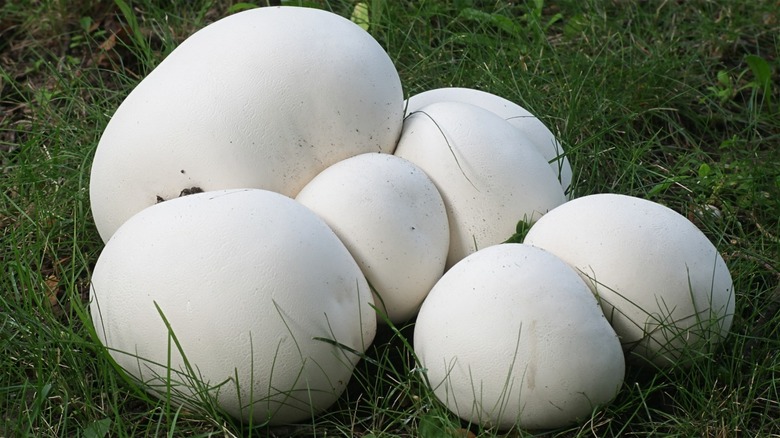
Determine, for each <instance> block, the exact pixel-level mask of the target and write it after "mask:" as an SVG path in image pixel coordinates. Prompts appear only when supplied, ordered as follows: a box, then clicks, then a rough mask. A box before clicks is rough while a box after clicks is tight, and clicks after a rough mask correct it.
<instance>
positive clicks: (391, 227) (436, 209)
mask: <svg viewBox="0 0 780 438" xmlns="http://www.w3.org/2000/svg"><path fill="white" fill-rule="evenodd" d="M296 200H297V201H298V202H300V203H302V204H303V205H305V206H307V207H309V208H310V209H312V210H313V211H314V212H315V213H317V214H318V215H319V216H320V217H321V218H323V219H324V220H325V222H326V223H327V224H328V225H330V227H331V228H332V229H333V231H335V233H336V235H338V236H339V238H341V241H342V242H344V244H345V245H346V246H347V248H348V249H349V251H350V253H352V256H353V257H355V260H356V261H357V262H358V264H359V265H360V267H361V269H362V270H363V273H364V274H365V275H366V278H367V279H368V282H369V284H370V285H371V286H372V287H373V288H374V289H375V291H376V292H377V294H378V297H376V299H375V302H376V303H377V305H378V306H380V309H382V307H383V309H382V310H383V311H384V312H385V313H386V315H387V317H388V318H389V319H390V320H391V321H392V322H393V323H399V322H403V321H407V320H409V319H410V318H411V317H413V316H414V315H415V314H416V313H417V310H418V309H419V307H420V305H421V304H422V301H423V299H424V298H425V296H426V295H427V294H428V291H430V290H431V288H432V287H433V285H434V284H435V283H436V281H437V280H438V279H439V278H440V277H441V275H442V273H443V272H444V263H445V261H446V259H447V252H448V250H449V241H450V231H449V224H448V221H447V213H446V211H445V208H444V201H442V199H441V195H440V194H439V192H438V190H437V189H436V186H435V185H434V184H433V182H432V181H431V180H430V178H428V176H427V175H425V173H424V172H423V171H422V170H420V169H419V168H418V167H417V166H415V165H414V164H412V163H410V162H409V161H406V160H404V159H402V158H399V157H396V156H394V155H388V154H362V155H358V156H356V157H352V158H348V159H346V160H344V161H340V162H338V163H336V164H334V165H332V166H330V167H328V168H327V169H325V170H324V171H323V172H322V173H320V174H319V175H317V176H316V177H315V178H314V179H313V180H311V182H309V184H307V185H306V186H305V187H304V188H303V190H301V192H300V193H299V194H298V196H297V197H296ZM380 321H381V319H380Z"/></svg>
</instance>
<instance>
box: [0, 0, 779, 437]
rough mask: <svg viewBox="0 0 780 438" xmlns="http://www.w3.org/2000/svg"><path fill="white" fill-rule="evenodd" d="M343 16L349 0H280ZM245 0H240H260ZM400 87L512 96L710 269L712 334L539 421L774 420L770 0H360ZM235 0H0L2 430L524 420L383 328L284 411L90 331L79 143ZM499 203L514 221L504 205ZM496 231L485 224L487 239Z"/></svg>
mask: <svg viewBox="0 0 780 438" xmlns="http://www.w3.org/2000/svg"><path fill="white" fill-rule="evenodd" d="M283 3H285V4H288V3H289V4H301V3H303V4H305V5H308V6H312V5H313V6H317V7H320V8H324V9H329V10H332V11H333V12H335V13H337V14H340V15H343V16H346V17H350V16H351V15H352V14H353V11H354V8H355V3H356V2H355V1H347V0H343V1H331V2H326V1H301V2H297V1H289V2H283ZM264 4H265V2H263V1H261V2H257V5H264ZM365 4H366V5H367V6H368V15H367V20H368V23H364V24H367V25H368V31H369V32H370V33H371V34H372V35H373V36H374V38H376V40H377V41H379V43H380V44H381V45H382V46H383V47H384V48H385V50H386V51H387V52H388V53H389V55H390V57H391V58H392V60H393V61H394V63H395V65H396V68H397V69H398V72H399V74H400V76H401V80H402V83H403V86H404V93H405V95H407V96H410V95H414V94H416V93H419V92H422V91H425V90H429V89H434V88H439V87H452V86H457V87H468V88H477V89H481V90H485V91H488V92H491V93H494V94H497V95H500V96H503V97H505V98H507V99H509V100H512V101H514V102H516V103H518V104H520V105H522V106H523V107H525V108H527V109H528V110H530V111H531V112H532V113H534V114H535V115H537V116H538V117H539V118H540V119H541V120H542V121H543V122H544V123H545V124H546V125H547V126H548V127H550V128H551V129H552V130H553V131H554V132H556V133H557V135H558V137H559V139H560V141H561V143H562V145H563V146H564V148H565V149H566V151H567V155H568V158H569V160H570V161H571V163H572V166H573V169H574V176H575V179H574V184H573V195H574V196H583V195H588V194H593V193H604V192H611V193H621V194H626V195H632V196H637V197H641V198H645V199H649V200H652V201H655V202H658V203H661V204H664V205H666V206H668V207H670V208H672V209H673V210H675V211H677V212H679V213H681V214H682V215H684V216H686V217H687V218H688V219H690V220H691V221H692V222H693V223H694V224H696V225H697V226H698V227H699V228H700V229H701V230H702V231H703V232H704V233H705V234H706V235H707V237H708V238H709V239H710V240H711V241H712V242H713V244H715V245H716V246H717V248H718V250H719V251H720V253H721V254H722V256H723V258H724V259H725V261H726V263H727V264H728V266H729V269H730V271H731V274H732V277H733V280H734V287H735V291H736V312H735V315H734V323H733V326H732V330H731V334H730V335H729V336H728V338H727V339H726V340H725V341H724V342H722V343H721V345H720V346H719V348H718V349H716V350H715V351H714V352H712V353H711V354H708V355H706V356H705V357H702V358H700V359H699V360H698V361H697V362H696V363H695V364H694V365H693V366H690V367H686V368H671V369H664V370H647V369H641V368H637V367H631V366H629V368H628V369H627V374H626V379H625V383H624V385H623V388H622V389H621V391H620V393H619V394H618V396H617V398H616V399H615V400H614V401H613V403H611V404H610V405H609V406H607V407H605V408H604V409H601V410H597V411H595V412H594V413H593V415H592V416H591V418H589V419H587V420H586V421H584V422H583V423H581V424H579V425H576V426H572V427H570V428H564V429H561V430H555V431H545V432H539V433H538V435H540V436H550V437H575V436H680V437H691V436H711V437H733V436H780V390H779V388H778V386H780V353H779V352H780V79H779V78H778V70H779V69H780V60H779V59H778V50H779V49H780V7H778V3H777V2H776V1H774V0H759V1H754V2H734V1H731V0H692V1H688V2H678V1H642V2H630V1H620V0H605V1H599V0H585V1H574V0H566V1H563V0H561V1H549V2H544V1H543V0H528V1H519V2H508V1H507V2H504V1H480V0H471V1H469V0H458V1H406V0H403V1H395V2H382V1H373V0H372V1H368V2H365ZM250 6H251V4H249V3H237V2H233V1H221V0H197V1H183V0H174V1H166V2H163V1H156V0H140V1H137V2H132V3H130V2H129V1H128V2H127V3H125V1H121V0H117V1H115V2H99V1H92V0H40V1H34V0H20V1H16V2H6V3H3V5H2V6H0V189H2V192H1V194H0V239H1V241H2V244H0V348H1V349H2V350H1V351H0V436H7V437H17V436H41V437H48V436H68V437H70V436H83V437H104V436H162V435H167V436H209V435H215V436H247V435H250V434H254V435H256V436H363V437H369V436H371V437H380V436H381V437H384V436H386V437H391V436H414V437H417V436H421V437H437V436H466V433H467V430H468V431H470V433H473V434H476V435H477V436H528V435H530V432H527V431H519V430H512V431H508V432H507V431H495V430H484V429H481V428H480V427H479V426H478V425H474V424H471V425H469V424H466V423H462V422H461V421H459V420H458V418H457V417H456V416H454V415H453V414H450V413H449V412H448V411H447V410H446V408H445V407H444V406H443V405H441V404H440V403H438V402H437V401H436V399H435V397H434V395H433V394H432V392H431V391H430V390H429V389H428V388H427V387H426V385H425V380H424V379H423V378H422V376H421V373H420V372H419V371H420V370H419V368H416V367H415V365H416V364H415V363H414V360H413V352H412V350H411V346H410V341H411V334H412V329H413V324H412V323H410V324H408V325H406V326H402V327H397V328H394V329H387V328H385V329H383V330H380V333H379V334H378V336H377V339H376V340H375V342H374V344H373V346H372V347H371V349H370V350H369V351H368V353H367V357H368V358H369V359H370V360H364V361H361V362H360V364H359V365H358V367H357V369H356V372H355V375H354V376H353V379H352V382H351V384H350V386H349V388H348V389H347V391H346V393H345V394H344V395H343V396H342V397H341V399H340V400H339V401H338V402H337V403H336V404H335V405H334V406H333V407H332V408H331V409H329V410H328V411H327V412H326V413H325V414H323V415H321V416H319V417H317V418H314V419H312V420H311V421H309V422H306V423H304V424H300V425H291V426H285V427H273V428H268V427H266V426H264V425H251V426H247V425H241V424H238V423H236V422H235V421H234V420H231V419H230V418H229V417H226V416H224V415H223V414H221V413H220V412H219V411H218V410H215V409H213V408H210V407H209V406H203V407H201V408H198V409H189V410H179V409H178V408H177V407H176V406H171V405H170V404H168V403H165V402H164V401H160V400H157V399H156V398H153V397H151V396H149V395H148V394H147V393H146V392H145V391H144V390H143V389H142V388H140V387H138V385H136V384H135V383H133V382H132V381H131V380H129V379H128V378H127V377H126V376H125V375H124V374H123V373H121V372H120V371H119V370H118V369H116V368H115V366H114V365H113V362H112V361H111V360H109V358H108V355H107V353H106V352H105V350H103V349H102V346H101V345H100V344H99V342H98V341H97V340H96V338H95V337H94V331H92V330H91V319H90V316H89V312H88V310H87V303H88V300H89V281H90V273H91V271H92V269H93V268H94V266H95V262H96V260H97V258H98V255H99V254H100V251H101V249H102V247H103V243H102V241H101V239H100V237H99V236H98V233H97V230H96V228H95V225H94V221H93V219H92V216H91V212H90V200H89V174H90V173H89V172H90V164H91V159H92V156H93V154H94V151H95V148H96V146H97V143H98V140H99V139H100V136H101V133H102V131H103V129H104V128H105V126H106V124H107V123H108V120H109V119H110V117H111V115H112V113H113V112H114V111H115V110H116V108H117V107H118V106H119V105H120V103H121V102H122V100H123V99H124V97H125V96H126V95H127V94H128V93H129V92H130V91H131V90H132V89H133V87H134V86H135V85H136V84H138V83H139V82H140V81H141V80H142V79H143V78H144V77H145V75H146V74H147V73H149V72H150V71H151V70H153V69H154V67H155V66H156V65H157V64H158V63H159V62H160V61H161V60H162V59H164V58H165V56H166V55H167V54H169V53H170V52H171V51H172V50H173V49H174V48H175V47H176V46H177V45H178V44H179V43H180V42H181V41H183V40H184V39H185V38H186V37H187V36H189V35H191V34H192V33H193V32H195V31H196V30H197V29H200V28H202V27H203V26H205V25H207V24H209V23H211V22H213V21H216V20H218V19H220V18H222V17H225V16H227V15H229V14H232V13H235V12H238V11H240V10H243V9H245V8H247V7H250ZM519 219H521V218H518V220H519ZM509 237H510V236H507V238H509Z"/></svg>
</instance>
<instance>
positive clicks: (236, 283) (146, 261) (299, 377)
mask: <svg viewBox="0 0 780 438" xmlns="http://www.w3.org/2000/svg"><path fill="white" fill-rule="evenodd" d="M372 304H373V299H372V296H371V292H370V289H369V287H368V284H367V283H366V281H365V278H364V277H363V274H362V273H361V272H360V269H359V268H358V266H357V263H355V260H354V259H353V258H352V256H351V255H350V254H349V252H348V251H347V249H346V248H345V247H344V245H343V244H342V243H341V241H339V239H338V237H336V235H335V234H333V232H332V231H331V230H330V228H328V226H327V225H326V224H325V223H324V222H322V220H321V219H320V218H318V217H317V215H315V214H314V213H313V212H311V211H310V210H309V209H307V208H305V207H304V206H302V205H300V204H299V203H297V202H295V201H293V200H292V199H290V198H288V197H286V196H283V195H280V194H278V193H273V192H269V191H265V190H251V189H250V190H220V191H214V192H203V193H197V194H193V195H190V196H185V197H182V198H177V199H172V200H170V201H166V202H163V203H160V204H157V205H153V206H151V207H148V208H146V209H144V210H142V211H141V212H139V213H138V214H136V215H134V216H133V217H131V218H130V219H129V220H128V221H127V222H125V223H124V224H123V225H122V226H121V227H119V229H118V230H117V232H116V233H115V234H114V235H113V237H112V238H111V239H110V240H109V241H108V243H107V244H106V247H105V249H104V250H103V252H102V253H101V254H100V257H99V258H98V261H97V265H96V266H95V270H94V273H93V276H92V290H91V303H90V313H91V314H92V319H93V322H94V325H95V330H96V332H97V335H98V337H99V338H100V339H101V341H102V342H103V344H104V345H105V346H106V347H107V348H108V350H109V353H110V354H111V356H112V357H113V358H114V359H115V360H116V362H117V363H118V364H119V365H120V366H121V367H122V368H124V369H125V370H126V371H127V372H128V373H129V374H130V375H132V376H134V377H135V378H137V379H138V380H139V381H140V382H143V383H145V384H147V385H148V387H149V391H150V392H151V393H153V394H155V395H158V396H160V397H166V393H167V392H168V391H170V392H171V393H173V394H174V395H175V396H176V400H174V401H179V402H185V403H189V402H190V400H192V399H194V398H203V397H213V398H214V399H215V401H216V403H217V404H218V405H219V406H220V408H222V409H223V410H224V411H226V412H227V413H229V414H230V415H233V416H235V417H236V418H239V419H241V420H244V421H248V420H249V419H250V418H251V419H252V421H254V422H256V423H262V422H265V421H268V422H269V423H270V424H280V423H290V422H296V421H301V420H304V419H307V418H310V417H311V416H313V415H315V414H317V413H318V412H321V411H322V410H324V409H326V408H327V407H328V406H330V405H331V404H332V403H333V402H334V401H335V400H336V399H337V398H338V397H339V395H340V394H341V392H342V391H343V390H344V389H345V388H346V386H347V382H348V381H349V379H350V377H351V375H352V370H353V368H354V366H355V364H356V363H357V361H358V356H357V355H356V354H354V351H358V352H363V351H365V349H366V348H368V345H369V344H370V343H371V341H372V340H373V338H374V334H375V331H376V316H375V312H374V309H373V308H372V307H371V305H372ZM174 336H175V338H174ZM174 340H175V342H174ZM337 345H343V346H346V347H347V348H342V347H337ZM350 350H351V351H350ZM185 359H186V360H185ZM169 375H170V379H168V378H167V376H169Z"/></svg>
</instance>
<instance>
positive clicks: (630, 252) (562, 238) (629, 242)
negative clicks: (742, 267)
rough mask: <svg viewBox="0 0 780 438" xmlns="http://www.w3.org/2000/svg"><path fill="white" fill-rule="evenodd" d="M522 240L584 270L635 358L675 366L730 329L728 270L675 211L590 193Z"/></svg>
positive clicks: (731, 307) (556, 212) (554, 212)
mask: <svg viewBox="0 0 780 438" xmlns="http://www.w3.org/2000/svg"><path fill="white" fill-rule="evenodd" d="M524 243H527V244H530V245H534V246H537V247H540V248H543V249H545V250H547V251H550V252H551V253H553V254H555V255H557V256H558V257H560V258H561V259H563V260H565V261H566V262H567V263H569V264H570V265H571V266H572V267H574V268H576V269H577V270H578V271H579V272H580V274H581V276H582V277H583V278H584V279H585V280H586V282H587V283H588V285H589V286H590V288H591V289H592V290H593V293H594V294H595V295H596V296H597V297H598V299H599V301H600V302H601V305H602V307H603V309H604V314H605V315H606V316H607V318H608V319H609V320H610V322H611V323H612V325H613V327H614V328H615V331H616V332H617V333H618V335H619V336H620V338H621V342H622V343H623V346H624V348H625V349H626V352H627V356H628V357H629V359H632V360H633V361H637V362H640V363H648V362H650V363H653V364H655V365H656V366H670V365H674V364H677V363H679V362H680V361H682V360H684V359H690V358H691V357H692V356H695V355H696V354H698V353H700V352H705V351H706V350H707V349H708V348H709V347H711V346H712V345H713V344H714V343H717V342H718V341H719V340H720V339H722V338H723V337H725V336H726V335H727V334H728V332H729V329H730V327H731V322H732V317H733V314H734V286H733V283H732V280H731V274H730V273H729V270H728V267H727V266H726V263H725V261H724V260H723V258H722V257H721V255H720V254H719V253H718V250H717V249H716V248H715V246H714V245H713V244H712V242H710V241H709V239H707V237H706V236H705V235H704V234H703V233H702V232H701V231H700V230H699V229H698V228H697V227H696V226H695V225H694V224H693V223H691V222H690V221H689V220H688V219H687V218H685V217H684V216H682V215H680V214H679V213H677V212H675V211H674V210H672V209H670V208H667V207H665V206H663V205H660V204H657V203H655V202H652V201H648V200H645V199H640V198H636V197H632V196H626V195H618V194H596V195H590V196H585V197H582V198H578V199H575V200H573V201H570V202H567V203H566V204H563V205H562V206H560V207H558V208H556V209H554V210H552V211H550V212H549V213H547V214H546V215H545V216H544V217H543V218H542V219H540V220H539V221H538V222H537V223H536V224H534V225H533V226H532V227H531V229H530V230H529V232H528V234H527V235H526V237H525V240H524ZM686 351H687V352H690V353H692V354H685V352H686Z"/></svg>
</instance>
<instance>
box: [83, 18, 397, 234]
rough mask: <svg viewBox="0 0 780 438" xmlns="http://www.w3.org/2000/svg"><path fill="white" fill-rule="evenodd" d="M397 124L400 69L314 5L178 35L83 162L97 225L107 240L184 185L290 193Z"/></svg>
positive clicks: (387, 146) (393, 139) (388, 140)
mask: <svg viewBox="0 0 780 438" xmlns="http://www.w3.org/2000/svg"><path fill="white" fill-rule="evenodd" d="M402 122H403V91H402V88H401V81H400V78H399V76H398V72H397V71H396V69H395V66H394V65H393V62H392V60H391V59H390V57H389V56H388V55H387V53H386V52H385V51H384V50H383V49H382V47H381V46H380V45H379V44H378V43H377V42H376V40H374V39H373V37H371V35H370V34H368V33H367V32H365V31H364V30H363V29H361V28H360V26H358V25H356V24H355V23H352V22H351V21H349V20H347V19H345V18H343V17H340V16H338V15H336V14H333V13H330V12H326V11H322V10H318V9H313V8H300V7H268V8H257V9H251V10H247V11H243V12H239V13H237V14H234V15H231V16H228V17H226V18H223V19H221V20H219V21H217V22H215V23H213V24H210V25H208V26H206V27H205V28H203V29H201V30H199V31H198V32H196V33H195V34H193V35H192V36H190V37H189V38H187V39H186V40H185V41H184V42H183V43H182V44H181V45H180V46H179V47H177V48H176V49H175V50H174V51H173V52H172V53H171V54H170V55H168V57H167V58H165V60H163V61H162V62H161V63H160V64H159V65H158V66H157V67H156V68H155V69H154V70H153V71H152V72H151V73H150V74H149V75H148V76H147V77H146V78H145V79H144V80H143V81H141V83H140V84H138V86H137V87H136V88H135V89H134V90H133V91H132V92H131V93H130V94H129V95H128V96H127V98H126V99H125V100H124V102H123V103H122V104H121V105H120V106H119V108H118V109H117V110H116V112H115V113H114V115H113V117H112V118H111V121H110V122H109V123H108V125H107V127H106V129H105V131H104V132H103V135H102V137H101V139H100V142H99V144H98V147H97V151H96V153H95V158H94V162H93V164H92V171H91V172H92V174H91V181H90V201H91V203H92V212H93V215H94V217H95V224H96V225H97V228H98V231H99V232H100V235H101V237H102V238H103V240H104V241H107V240H108V239H109V238H110V237H111V235H112V234H113V233H114V231H115V230H116V229H117V228H118V227H119V226H120V225H121V224H122V223H123V222H124V221H125V220H127V219H128V218H129V217H130V216H132V215H133V214H134V213H136V212H138V211H140V210H142V209H143V208H145V207H148V206H150V205H153V204H155V202H157V200H158V198H161V199H171V198H174V197H176V196H179V194H180V193H181V192H182V191H183V190H185V189H192V188H193V187H196V188H199V189H202V190H217V189H227V188H246V187H253V188H261V189H267V190H272V191H275V192H279V193H282V194H284V195H287V196H290V197H293V196H295V195H296V194H297V193H298V191H299V190H300V189H301V188H302V187H303V186H304V185H305V184H306V183H307V182H309V181H310V180H311V179H312V178H313V177H314V176H316V175H317V174H318V173H319V172H320V171H322V170H323V169H325V168H326V167H328V166H329V165H331V164H333V163H336V162H338V161H341V160H343V159H345V158H348V157H351V156H354V155H358V154H361V153H366V152H387V153H392V152H393V150H394V148H395V145H396V143H397V141H398V136H399V135H400V133H401V124H402Z"/></svg>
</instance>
